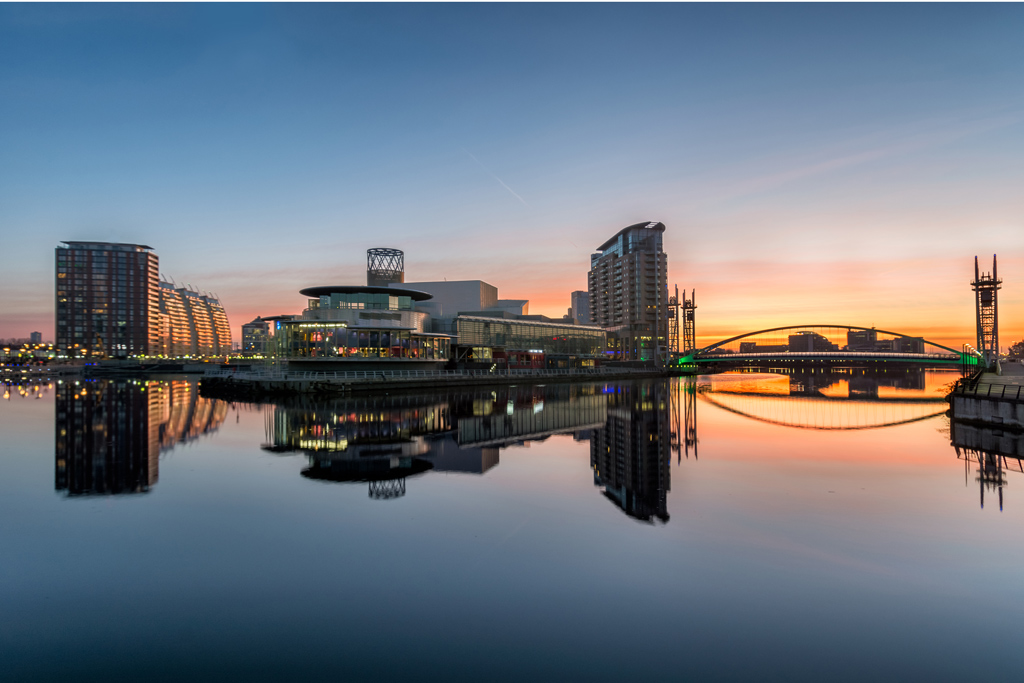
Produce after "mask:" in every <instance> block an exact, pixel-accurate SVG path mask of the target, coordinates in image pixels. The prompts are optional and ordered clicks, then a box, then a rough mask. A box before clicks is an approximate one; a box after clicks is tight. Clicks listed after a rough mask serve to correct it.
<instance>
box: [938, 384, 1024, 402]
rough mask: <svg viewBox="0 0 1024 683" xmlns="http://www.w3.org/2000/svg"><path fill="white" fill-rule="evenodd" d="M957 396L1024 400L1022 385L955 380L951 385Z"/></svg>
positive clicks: (1023, 387)
mask: <svg viewBox="0 0 1024 683" xmlns="http://www.w3.org/2000/svg"><path fill="white" fill-rule="evenodd" d="M952 393H953V394H955V395H957V396H972V397H977V398H998V399H1000V400H1004V401H1020V400H1024V386H1021V385H1019V384H979V383H977V382H962V383H961V382H957V385H956V386H955V387H953V392H952Z"/></svg>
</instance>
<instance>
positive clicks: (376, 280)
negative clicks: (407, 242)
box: [366, 247, 405, 287]
mask: <svg viewBox="0 0 1024 683" xmlns="http://www.w3.org/2000/svg"><path fill="white" fill-rule="evenodd" d="M393 282H394V283H398V282H405V254H404V253H403V252H402V250H401V249H386V248H383V247H377V248H375V249H367V250H366V284H367V285H369V286H370V287H387V286H388V285H389V284H391V283H393Z"/></svg>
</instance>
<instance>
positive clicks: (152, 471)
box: [54, 382, 160, 496]
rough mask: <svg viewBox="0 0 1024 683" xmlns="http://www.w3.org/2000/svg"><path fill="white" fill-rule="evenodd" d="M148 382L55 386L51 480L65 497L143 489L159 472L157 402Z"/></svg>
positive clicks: (146, 488) (140, 490) (136, 491)
mask: <svg viewBox="0 0 1024 683" xmlns="http://www.w3.org/2000/svg"><path fill="white" fill-rule="evenodd" d="M148 384H149V383H146V382H143V383H141V384H136V383H131V382H83V383H79V382H65V383H62V384H59V385H58V386H57V393H56V406H55V411H54V414H55V421H56V448H55V461H56V462H55V483H54V486H55V488H56V489H57V490H58V491H66V492H67V494H68V495H69V496H80V495H110V494H122V493H145V492H146V491H149V489H150V487H152V486H153V485H154V484H155V483H156V481H157V476H158V470H159V465H158V462H159V454H160V445H159V433H158V429H157V424H158V423H157V419H156V416H157V413H158V411H159V406H158V402H157V398H156V397H155V396H154V395H153V392H150V391H147V388H148V386H147V385H148Z"/></svg>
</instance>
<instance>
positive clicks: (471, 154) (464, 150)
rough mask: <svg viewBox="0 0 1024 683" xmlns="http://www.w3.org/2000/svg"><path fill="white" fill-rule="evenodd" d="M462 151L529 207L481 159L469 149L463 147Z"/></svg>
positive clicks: (524, 202) (524, 201)
mask: <svg viewBox="0 0 1024 683" xmlns="http://www.w3.org/2000/svg"><path fill="white" fill-rule="evenodd" d="M462 151H463V152H465V153H466V154H468V155H469V157H470V158H471V159H472V160H473V161H475V162H476V163H477V164H479V166H480V168H482V169H483V170H484V173H486V174H487V175H489V176H491V177H492V178H494V179H495V180H497V181H498V182H499V183H501V186H502V187H504V188H505V189H506V190H508V191H509V192H511V193H512V196H513V197H515V198H516V199H518V200H519V201H521V202H522V203H523V204H524V205H525V206H529V204H527V203H526V200H525V199H523V198H522V197H520V196H519V195H518V194H516V191H515V190H513V189H512V188H511V187H509V186H508V185H506V184H505V181H504V180H502V179H501V178H499V177H498V176H496V175H494V174H493V173H491V172H490V171H489V170H488V169H487V167H486V166H484V165H483V164H482V163H481V162H480V160H479V159H477V158H476V157H475V156H473V153H472V152H470V151H469V150H468V149H466V148H465V147H463V148H462Z"/></svg>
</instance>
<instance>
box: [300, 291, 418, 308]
mask: <svg viewBox="0 0 1024 683" xmlns="http://www.w3.org/2000/svg"><path fill="white" fill-rule="evenodd" d="M309 308H310V309H324V308H341V309H376V310H380V311H409V310H412V298H410V297H408V296H393V295H390V294H377V293H370V292H332V293H331V294H325V295H323V296H321V297H320V298H319V299H310V300H309Z"/></svg>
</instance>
